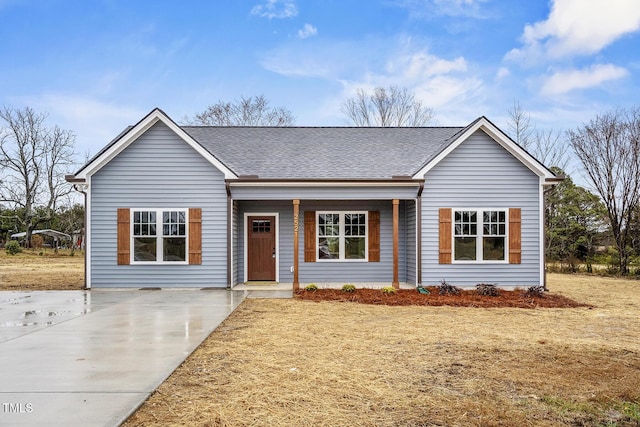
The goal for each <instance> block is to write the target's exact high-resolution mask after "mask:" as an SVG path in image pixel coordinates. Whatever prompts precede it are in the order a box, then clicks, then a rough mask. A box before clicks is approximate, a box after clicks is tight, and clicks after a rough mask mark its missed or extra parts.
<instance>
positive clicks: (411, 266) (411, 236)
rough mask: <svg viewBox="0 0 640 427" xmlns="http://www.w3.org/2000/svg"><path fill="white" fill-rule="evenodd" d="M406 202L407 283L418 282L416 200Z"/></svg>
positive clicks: (413, 283)
mask: <svg viewBox="0 0 640 427" xmlns="http://www.w3.org/2000/svg"><path fill="white" fill-rule="evenodd" d="M404 204H405V215H404V216H405V221H406V224H407V226H406V233H407V262H406V275H407V283H409V284H412V285H415V284H416V202H415V200H406V201H405V202H404Z"/></svg>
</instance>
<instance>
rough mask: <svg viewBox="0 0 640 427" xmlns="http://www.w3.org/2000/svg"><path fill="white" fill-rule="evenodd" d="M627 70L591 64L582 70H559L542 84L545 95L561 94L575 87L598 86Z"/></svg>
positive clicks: (620, 75) (609, 65) (625, 73)
mask: <svg viewBox="0 0 640 427" xmlns="http://www.w3.org/2000/svg"><path fill="white" fill-rule="evenodd" d="M628 74H629V72H628V71H627V70H626V69H625V68H622V67H618V66H615V65H612V64H598V65H592V66H591V67H590V68H588V69H583V70H576V69H571V70H564V71H559V72H557V73H555V74H553V75H552V76H550V77H549V78H547V79H546V81H545V82H544V84H543V85H542V93H543V94H545V95H561V94H564V93H567V92H570V91H572V90H575V89H587V88H590V87H594V86H598V85H600V84H602V83H604V82H606V81H609V80H617V79H621V78H623V77H626V76H627V75H628Z"/></svg>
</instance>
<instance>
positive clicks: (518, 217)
mask: <svg viewBox="0 0 640 427" xmlns="http://www.w3.org/2000/svg"><path fill="white" fill-rule="evenodd" d="M521 262H522V210H521V209H520V208H511V209H509V264H520V263H521Z"/></svg>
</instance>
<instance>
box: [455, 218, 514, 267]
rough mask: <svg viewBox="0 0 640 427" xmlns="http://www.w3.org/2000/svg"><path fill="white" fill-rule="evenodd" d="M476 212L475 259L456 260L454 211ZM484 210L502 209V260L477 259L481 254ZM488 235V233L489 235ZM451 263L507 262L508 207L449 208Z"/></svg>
mask: <svg viewBox="0 0 640 427" xmlns="http://www.w3.org/2000/svg"><path fill="white" fill-rule="evenodd" d="M469 211H474V212H476V218H478V219H477V221H478V222H477V230H478V233H477V234H476V236H475V239H476V259H475V260H456V237H460V236H456V212H469ZM485 211H502V212H504V213H505V214H504V219H505V227H504V228H505V234H504V260H497V259H491V260H484V259H478V258H481V257H482V255H483V251H482V238H483V237H485V235H484V220H483V215H482V213H483V212H485ZM489 236H490V235H489ZM451 263H452V264H509V208H453V209H451Z"/></svg>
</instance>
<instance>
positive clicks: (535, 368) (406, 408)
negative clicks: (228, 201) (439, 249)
mask: <svg viewBox="0 0 640 427" xmlns="http://www.w3.org/2000/svg"><path fill="white" fill-rule="evenodd" d="M549 285H550V289H551V291H552V292H559V293H562V294H563V295H566V296H567V297H570V298H572V299H574V300H577V301H580V302H585V303H588V304H592V305H593V306H594V307H593V308H572V309H533V310H525V309H514V308H495V309H482V308H459V307H424V306H423V307H417V306H413V307H389V306H370V305H363V304H357V303H344V302H321V303H316V302H308V301H299V300H247V301H245V302H244V303H243V304H242V305H241V306H240V307H239V308H238V309H237V310H236V312H235V313H233V314H232V315H231V316H230V317H229V318H228V319H227V320H226V321H225V322H224V323H223V324H222V325H221V326H220V327H219V328H218V329H217V330H216V331H214V333H212V334H211V336H210V337H209V338H208V339H207V340H206V341H205V342H204V343H203V345H202V346H200V348H198V349H197V350H196V351H195V352H194V353H193V354H192V355H191V357H189V358H188V359H187V361H186V362H185V363H184V364H183V365H182V366H181V367H180V368H178V369H177V370H176V372H175V373H174V374H173V375H172V376H171V377H170V378H169V379H168V380H167V381H166V382H165V383H164V384H162V386H161V387H160V388H159V389H158V390H157V391H156V392H155V393H154V394H153V395H152V396H151V397H150V399H149V400H148V401H147V402H146V403H145V404H144V405H143V406H142V407H141V408H140V409H139V410H138V412H137V413H135V414H134V415H133V416H132V417H131V418H130V419H129V420H128V422H127V423H126V424H125V425H126V426H129V427H131V426H166V425H184V426H194V425H202V426H431V425H446V426H456V425H459V426H476V425H478V426H480V425H481V426H505V425H507V426H555V425H594V426H596V425H609V426H613V425H618V426H627V425H629V426H632V425H639V424H640V320H638V317H639V316H638V314H639V313H640V282H637V281H628V280H617V279H609V278H600V277H588V276H565V275H550V277H549Z"/></svg>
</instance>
